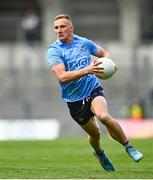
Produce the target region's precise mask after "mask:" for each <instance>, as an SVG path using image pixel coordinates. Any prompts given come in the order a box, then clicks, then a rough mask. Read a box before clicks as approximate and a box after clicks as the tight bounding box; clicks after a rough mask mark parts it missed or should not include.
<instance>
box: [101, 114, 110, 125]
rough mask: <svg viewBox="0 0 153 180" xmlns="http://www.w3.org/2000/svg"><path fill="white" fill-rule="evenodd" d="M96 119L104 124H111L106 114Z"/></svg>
mask: <svg viewBox="0 0 153 180" xmlns="http://www.w3.org/2000/svg"><path fill="white" fill-rule="evenodd" d="M98 119H99V120H100V121H101V122H102V123H103V124H104V125H107V124H108V123H110V122H111V117H110V115H109V114H108V113H103V114H100V115H99V116H98Z"/></svg>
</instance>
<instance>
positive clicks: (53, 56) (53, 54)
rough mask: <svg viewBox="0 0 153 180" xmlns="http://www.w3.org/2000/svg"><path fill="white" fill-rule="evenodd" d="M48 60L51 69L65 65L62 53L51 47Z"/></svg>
mask: <svg viewBox="0 0 153 180" xmlns="http://www.w3.org/2000/svg"><path fill="white" fill-rule="evenodd" d="M47 60H48V65H49V67H53V66H54V65H57V64H60V63H63V61H62V59H61V53H60V51H59V50H58V49H56V48H54V47H50V48H49V49H48V52H47Z"/></svg>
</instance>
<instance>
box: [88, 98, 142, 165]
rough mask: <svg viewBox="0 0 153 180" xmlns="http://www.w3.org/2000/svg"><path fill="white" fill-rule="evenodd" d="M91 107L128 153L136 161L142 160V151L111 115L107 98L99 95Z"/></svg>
mask: <svg viewBox="0 0 153 180" xmlns="http://www.w3.org/2000/svg"><path fill="white" fill-rule="evenodd" d="M91 109H92V111H93V112H94V113H95V114H96V116H97V118H98V119H99V121H100V122H101V123H102V124H104V125H105V126H106V128H107V129H108V132H109V134H110V135H111V137H112V138H113V139H115V140H116V141H118V142H119V143H120V144H122V145H124V147H125V148H126V151H127V153H128V155H129V156H130V157H131V158H132V159H133V160H134V161H136V162H138V161H139V160H141V159H142V157H143V155H142V153H140V152H139V151H137V150H136V149H135V148H133V147H132V146H131V145H130V143H129V142H128V139H127V137H126V136H125V134H124V132H123V130H122V128H121V126H120V125H119V124H118V122H117V121H116V120H115V119H113V118H112V117H111V116H110V115H109V113H108V109H107V102H106V100H105V98H104V97H102V96H97V97H96V98H95V99H94V100H93V101H92V108H91Z"/></svg>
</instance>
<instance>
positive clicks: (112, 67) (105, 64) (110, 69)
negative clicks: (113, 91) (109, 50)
mask: <svg viewBox="0 0 153 180" xmlns="http://www.w3.org/2000/svg"><path fill="white" fill-rule="evenodd" d="M97 61H99V62H101V64H99V65H98V66H99V67H102V68H104V72H103V73H96V76H97V77H98V78H100V79H109V78H110V77H111V76H113V74H114V73H115V72H116V64H115V63H114V62H113V61H112V59H109V58H106V57H102V58H99V59H97Z"/></svg>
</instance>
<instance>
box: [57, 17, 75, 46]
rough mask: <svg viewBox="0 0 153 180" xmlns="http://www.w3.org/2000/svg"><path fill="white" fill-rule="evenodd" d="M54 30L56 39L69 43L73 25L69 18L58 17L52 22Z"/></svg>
mask: <svg viewBox="0 0 153 180" xmlns="http://www.w3.org/2000/svg"><path fill="white" fill-rule="evenodd" d="M54 30H55V33H56V36H57V38H58V39H60V40H61V41H63V42H66V43H70V42H71V40H72V34H73V27H72V24H71V22H70V21H69V20H67V19H64V18H62V19H58V20H56V21H55V22H54Z"/></svg>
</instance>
